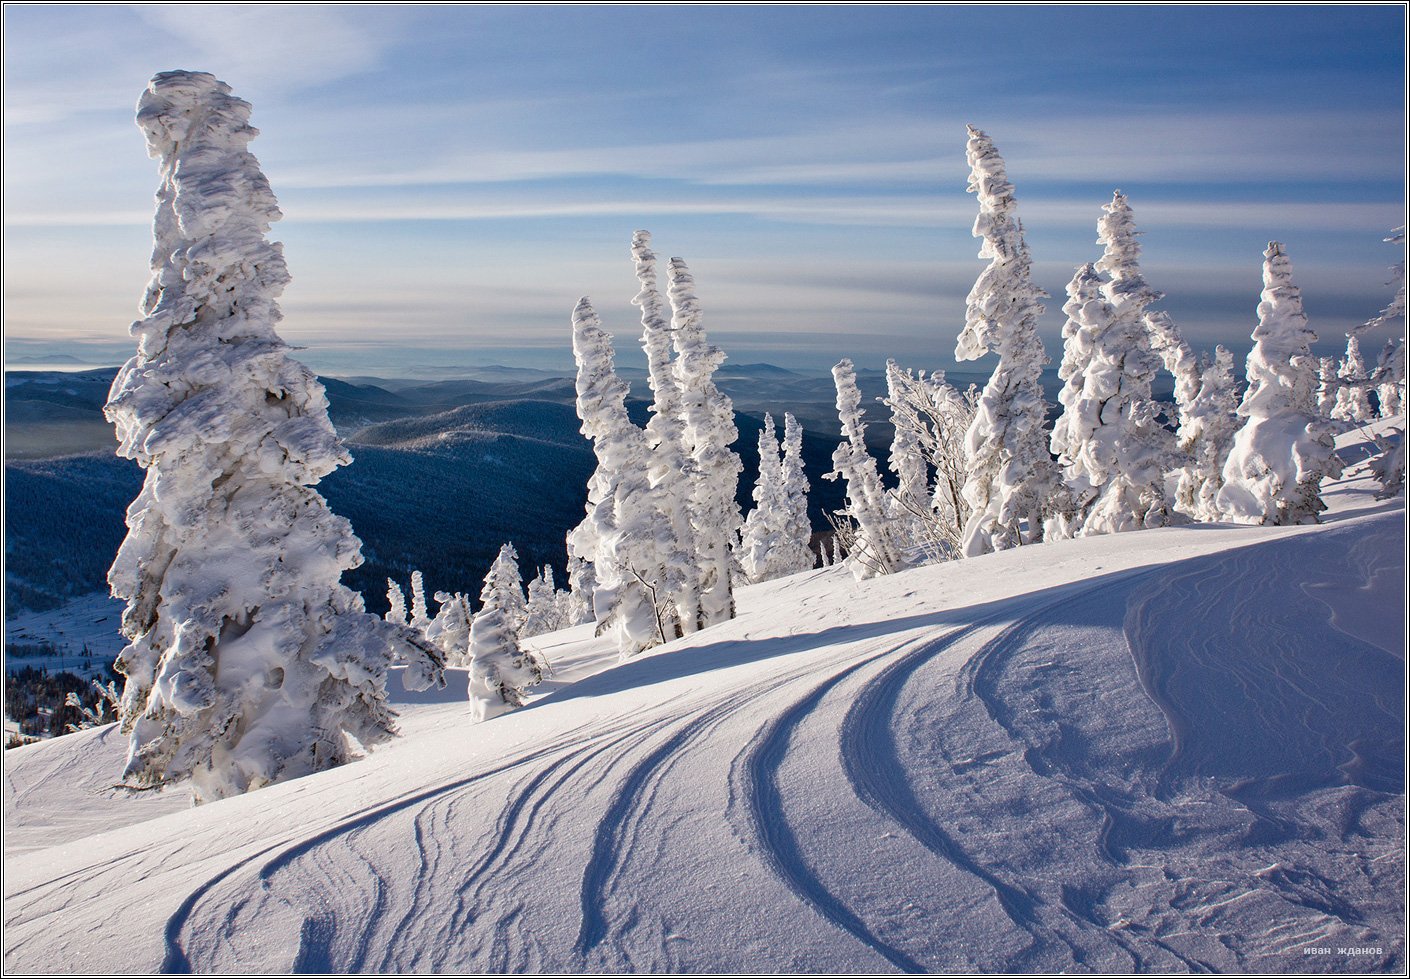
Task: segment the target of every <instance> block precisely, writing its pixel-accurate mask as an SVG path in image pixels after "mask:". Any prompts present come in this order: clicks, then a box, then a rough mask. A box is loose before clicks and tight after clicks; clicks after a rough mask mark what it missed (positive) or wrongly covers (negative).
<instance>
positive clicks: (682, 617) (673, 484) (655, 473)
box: [632, 231, 705, 633]
mask: <svg viewBox="0 0 1410 979" xmlns="http://www.w3.org/2000/svg"><path fill="white" fill-rule="evenodd" d="M632 262H633V265H634V266H635V269H636V278H637V285H638V287H639V288H638V290H637V294H636V296H635V297H634V298H633V299H632V305H634V306H639V307H640V308H641V346H642V349H643V350H644V351H645V352H646V367H647V383H648V384H649V385H650V387H651V392H652V401H651V419H650V420H649V421H648V422H647V423H646V437H647V445H648V448H649V450H650V469H649V473H650V478H651V485H652V487H653V488H654V489H655V490H656V491H657V493H658V494H659V496H660V506H661V508H662V511H663V513H664V514H665V516H666V521H667V524H668V525H669V526H670V529H671V533H670V536H669V537H667V538H665V539H664V540H662V542H661V547H662V550H663V551H664V552H665V553H664V554H663V560H664V565H665V569H666V577H665V582H664V584H665V588H666V592H667V594H668V595H669V596H670V600H671V602H672V604H673V605H674V606H675V609H676V616H675V618H676V621H677V623H678V624H679V626H680V629H681V631H683V632H686V633H689V632H694V631H695V630H696V629H698V628H700V626H702V625H703V624H705V621H704V616H703V614H702V612H701V608H700V585H701V581H700V573H699V572H698V570H697V568H696V551H697V545H696V534H695V528H694V525H693V523H692V520H691V513H692V502H691V501H692V498H693V496H694V495H695V494H697V493H701V492H704V487H703V485H702V479H703V476H704V473H703V472H702V471H701V469H700V467H699V466H698V465H697V464H696V461H695V459H694V458H693V457H692V456H691V454H690V452H689V451H688V449H687V447H686V425H685V411H684V407H683V404H682V400H681V387H680V381H679V379H678V378H677V376H676V372H675V369H674V365H673V364H672V362H671V350H672V346H673V345H672V338H673V330H672V326H671V321H670V318H669V316H668V314H667V310H666V305H665V301H664V300H663V299H662V296H661V291H660V289H659V288H658V287H657V279H656V255H655V253H654V252H652V251H651V233H650V232H648V231H637V232H636V233H635V234H634V235H633V236H632Z"/></svg>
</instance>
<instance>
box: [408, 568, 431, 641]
mask: <svg viewBox="0 0 1410 979" xmlns="http://www.w3.org/2000/svg"><path fill="white" fill-rule="evenodd" d="M430 624H431V613H430V610H429V609H427V608H426V582H425V579H424V578H423V577H422V575H421V572H420V571H413V572H411V625H412V626H413V627H414V628H417V629H420V630H421V631H422V632H425V631H426V628H427V626H429V625H430Z"/></svg>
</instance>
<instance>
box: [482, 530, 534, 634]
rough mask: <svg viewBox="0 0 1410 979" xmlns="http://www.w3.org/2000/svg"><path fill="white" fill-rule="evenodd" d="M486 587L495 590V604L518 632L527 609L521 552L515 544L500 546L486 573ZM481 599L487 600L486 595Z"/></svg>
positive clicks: (511, 626)
mask: <svg viewBox="0 0 1410 979" xmlns="http://www.w3.org/2000/svg"><path fill="white" fill-rule="evenodd" d="M485 588H486V590H489V589H493V590H494V592H495V605H497V606H498V607H499V608H500V609H502V610H503V611H504V614H505V616H506V621H507V622H508V623H509V626H510V628H512V629H514V630H515V632H516V633H517V632H518V630H519V628H520V627H521V626H523V624H524V616H525V614H526V610H525V598H524V579H523V576H522V575H521V574H520V573H519V552H518V551H516V550H515V549H514V545H513V544H504V545H501V546H500V549H499V554H497V555H496V556H495V559H494V563H493V564H491V565H490V570H489V572H488V573H487V574H486V575H485ZM480 601H481V602H483V601H485V597H484V595H481V596H480Z"/></svg>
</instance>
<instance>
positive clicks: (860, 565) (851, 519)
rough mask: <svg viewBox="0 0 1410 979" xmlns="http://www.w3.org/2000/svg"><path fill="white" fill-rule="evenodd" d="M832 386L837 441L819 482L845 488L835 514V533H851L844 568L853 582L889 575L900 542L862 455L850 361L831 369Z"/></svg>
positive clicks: (898, 561) (867, 457) (872, 466)
mask: <svg viewBox="0 0 1410 979" xmlns="http://www.w3.org/2000/svg"><path fill="white" fill-rule="evenodd" d="M832 379H833V383H834V384H835V385H836V387H837V417H838V420H839V421H840V422H841V424H842V441H841V442H840V443H839V444H838V446H837V449H836V450H835V451H834V452H833V454H832V472H830V473H828V474H827V475H825V476H824V477H823V478H824V479H842V480H844V481H845V484H846V487H847V499H846V505H845V507H844V509H843V511H842V513H841V514H840V516H841V517H842V518H843V519H842V523H841V524H840V525H839V527H838V531H839V532H840V533H844V534H846V533H848V531H849V530H850V536H851V539H850V542H849V547H848V553H847V563H848V567H850V568H851V571H852V574H853V575H855V576H856V577H857V578H858V579H863V578H871V577H874V576H876V575H883V574H891V573H893V572H895V571H898V570H900V569H901V567H903V566H904V563H905V562H904V559H903V555H902V553H901V548H900V542H899V541H898V539H897V536H896V533H895V526H894V524H893V522H892V520H891V515H890V508H889V507H888V505H887V500H886V493H885V491H884V490H883V489H882V485H881V476H880V474H879V473H878V472H877V468H876V460H875V459H873V458H872V456H871V454H870V453H869V452H867V444H866V423H865V422H864V421H863V420H862V415H863V411H862V393H861V391H860V390H859V389H858V388H857V372H856V370H855V369H854V368H853V366H852V362H851V361H850V360H846V359H844V360H842V361H841V362H840V363H838V364H837V366H836V367H834V368H833V369H832Z"/></svg>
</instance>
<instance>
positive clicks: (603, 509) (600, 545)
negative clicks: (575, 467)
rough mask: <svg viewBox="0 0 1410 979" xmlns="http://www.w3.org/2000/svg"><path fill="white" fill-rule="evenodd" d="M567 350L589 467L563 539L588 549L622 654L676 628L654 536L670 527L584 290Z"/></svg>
mask: <svg viewBox="0 0 1410 979" xmlns="http://www.w3.org/2000/svg"><path fill="white" fill-rule="evenodd" d="M573 356H574V358H575V359H576V361H577V365H578V372H577V392H578V398H577V406H578V417H579V418H580V419H582V423H583V426H582V431H583V434H584V435H586V436H587V437H588V438H590V439H591V440H592V444H593V452H594V453H595V454H596V456H597V471H596V473H595V474H594V475H593V485H592V486H590V488H589V495H588V515H587V519H586V520H585V521H584V522H583V524H581V525H579V527H578V528H577V529H576V530H575V531H574V532H573V537H572V540H571V542H570V543H571V545H572V551H573V553H574V554H575V555H577V556H578V557H580V558H581V557H583V556H584V555H586V554H588V553H591V554H592V570H593V574H594V576H595V582H594V587H593V590H592V601H593V610H594V616H595V618H596V619H597V622H598V627H599V629H601V630H611V631H612V632H613V634H614V635H615V637H616V640H617V648H618V649H619V650H620V651H621V652H622V655H624V656H627V655H631V654H632V653H635V652H638V651H639V650H642V649H646V648H648V647H651V646H655V645H658V644H660V643H663V642H666V641H668V640H670V639H673V638H675V637H676V636H678V635H680V634H681V629H680V625H679V622H678V620H677V618H676V612H675V607H674V605H673V604H672V602H671V600H670V596H669V595H668V594H667V590H666V587H665V582H666V567H665V558H664V555H663V553H662V547H661V542H662V540H663V539H666V538H668V537H669V534H670V530H669V527H668V526H667V525H666V523H665V518H664V515H663V510H662V507H661V505H660V494H659V492H658V490H657V489H656V488H655V487H653V486H652V485H651V479H650V472H649V470H650V465H649V461H648V453H649V448H648V443H647V440H646V433H645V432H643V431H642V430H641V429H639V428H637V427H636V426H635V425H633V424H632V422H631V419H630V418H628V417H627V409H626V397H627V384H626V382H624V381H623V380H621V378H619V377H618V376H617V373H616V371H615V369H614V367H613V356H612V338H611V337H610V336H608V335H607V333H606V332H605V331H604V330H603V329H602V324H601V321H599V320H598V318H597V313H596V312H594V311H593V308H592V303H591V302H590V301H589V300H588V299H587V298H586V297H585V298H583V299H581V300H579V302H578V305H577V308H576V309H574V311H573ZM589 547H590V548H591V550H590V551H589V549H588V548H589ZM570 570H571V566H570ZM575 587H576V586H575Z"/></svg>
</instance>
